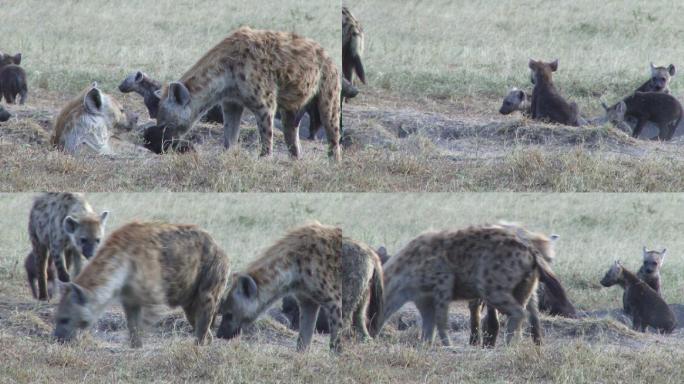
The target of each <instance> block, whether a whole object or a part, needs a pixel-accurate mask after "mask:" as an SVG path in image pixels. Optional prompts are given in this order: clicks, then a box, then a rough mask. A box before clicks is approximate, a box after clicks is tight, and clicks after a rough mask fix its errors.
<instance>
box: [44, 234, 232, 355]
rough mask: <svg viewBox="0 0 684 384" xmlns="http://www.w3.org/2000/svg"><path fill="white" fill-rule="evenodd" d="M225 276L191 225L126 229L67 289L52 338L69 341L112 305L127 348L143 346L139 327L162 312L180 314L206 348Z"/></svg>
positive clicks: (214, 249)
mask: <svg viewBox="0 0 684 384" xmlns="http://www.w3.org/2000/svg"><path fill="white" fill-rule="evenodd" d="M229 274H230V261H229V259H228V256H226V254H225V253H224V252H223V250H221V248H220V247H219V246H218V245H217V244H216V242H215V241H214V240H213V238H212V237H211V235H210V234H209V233H207V232H206V231H203V230H201V229H199V228H197V227H196V226H194V225H174V224H165V223H138V222H133V223H129V224H126V225H124V226H123V227H121V228H119V229H117V230H116V231H114V232H113V233H112V234H111V236H109V238H108V239H107V241H106V242H105V244H104V245H103V246H102V248H101V249H100V250H99V251H98V252H97V255H96V256H95V257H94V258H93V260H92V261H91V262H90V263H89V264H88V265H87V266H86V268H85V269H84V270H83V273H81V274H80V275H78V277H76V279H75V280H74V282H73V283H71V284H68V285H67V286H66V289H65V292H64V294H63V296H62V300H61V302H60V303H59V307H58V308H57V314H56V316H55V320H56V326H55V332H54V334H55V337H56V338H57V339H58V340H60V341H68V340H71V339H72V338H74V336H76V334H77V333H78V331H79V330H83V329H87V328H89V327H91V326H92V325H93V324H94V323H95V322H96V321H97V319H98V318H99V317H100V316H101V315H102V312H103V311H104V310H105V308H106V307H107V305H108V304H109V303H111V302H112V301H114V300H118V301H120V302H121V305H122V306H123V309H124V312H125V314H126V322H127V324H128V332H129V334H130V344H131V347H133V348H140V347H142V339H141V327H142V325H143V323H144V321H145V320H149V319H151V318H153V317H155V316H154V315H155V312H156V311H155V310H156V309H158V308H159V306H162V305H168V306H170V307H178V306H180V307H182V308H183V310H184V311H185V316H186V318H187V320H188V322H189V323H190V325H191V326H192V327H193V328H194V331H195V337H196V339H197V343H198V344H199V345H205V344H209V343H211V340H212V335H211V330H210V326H211V324H212V322H213V319H214V316H215V314H216V309H217V308H218V304H219V301H220V299H221V295H222V294H223V291H224V289H225V287H226V281H227V279H228V275H229Z"/></svg>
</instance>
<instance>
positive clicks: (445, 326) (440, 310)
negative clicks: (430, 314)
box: [435, 297, 451, 347]
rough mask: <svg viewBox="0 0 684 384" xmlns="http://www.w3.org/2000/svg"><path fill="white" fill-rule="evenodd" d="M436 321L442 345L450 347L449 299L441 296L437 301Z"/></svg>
mask: <svg viewBox="0 0 684 384" xmlns="http://www.w3.org/2000/svg"><path fill="white" fill-rule="evenodd" d="M435 322H436V323H437V332H439V339H440V340H441V341H442V345H443V346H445V347H448V346H450V345H451V340H449V299H448V298H445V297H441V298H440V299H438V300H437V301H436V303H435Z"/></svg>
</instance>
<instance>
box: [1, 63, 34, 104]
mask: <svg viewBox="0 0 684 384" xmlns="http://www.w3.org/2000/svg"><path fill="white" fill-rule="evenodd" d="M26 84H27V82H26V72H24V70H23V69H22V68H21V67H20V66H18V65H14V64H11V65H6V66H4V67H2V69H0V99H1V98H2V97H4V98H5V102H7V103H8V104H14V102H15V100H16V98H17V95H19V104H24V103H25V102H26V98H27V96H28V86H27V85H26Z"/></svg>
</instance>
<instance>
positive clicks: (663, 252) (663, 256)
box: [660, 248, 667, 262]
mask: <svg viewBox="0 0 684 384" xmlns="http://www.w3.org/2000/svg"><path fill="white" fill-rule="evenodd" d="M666 253H667V248H663V250H662V251H661V252H660V259H661V260H662V261H664V260H665V254H666ZM662 261H661V262H662Z"/></svg>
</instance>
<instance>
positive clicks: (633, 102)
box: [601, 92, 682, 140]
mask: <svg viewBox="0 0 684 384" xmlns="http://www.w3.org/2000/svg"><path fill="white" fill-rule="evenodd" d="M601 104H602V105H603V108H604V109H605V111H606V118H607V119H608V120H610V121H611V122H612V123H613V124H614V125H615V126H617V127H621V126H624V124H625V119H626V118H632V119H635V120H636V126H635V127H634V130H633V131H632V137H633V138H637V137H639V135H640V134H641V131H642V130H643V128H644V126H646V123H648V122H651V123H654V124H656V125H657V126H658V128H659V129H660V132H659V133H658V136H657V137H656V138H657V139H659V140H671V139H672V136H674V133H675V130H676V129H677V126H678V125H679V123H680V122H681V120H682V105H681V104H680V103H679V101H678V100H677V99H675V98H674V97H672V96H671V95H668V94H667V93H661V92H636V93H634V94H633V95H630V96H628V97H626V98H625V99H624V100H622V101H620V102H619V103H617V104H615V105H613V106H612V107H608V106H607V105H606V104H605V103H603V102H602V103H601Z"/></svg>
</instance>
